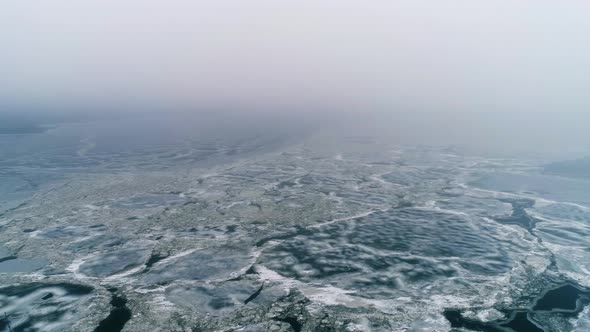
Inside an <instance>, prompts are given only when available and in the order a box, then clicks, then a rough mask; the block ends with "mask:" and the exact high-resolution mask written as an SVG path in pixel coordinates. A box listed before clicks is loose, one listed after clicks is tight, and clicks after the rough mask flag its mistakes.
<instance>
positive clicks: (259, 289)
mask: <svg viewBox="0 0 590 332" xmlns="http://www.w3.org/2000/svg"><path fill="white" fill-rule="evenodd" d="M262 289H264V284H262V285H261V286H260V288H258V290H257V291H256V292H255V293H254V294H252V295H250V297H248V298H247V299H246V300H245V301H244V304H248V303H250V302H251V301H252V300H254V299H255V298H257V297H258V295H260V293H262Z"/></svg>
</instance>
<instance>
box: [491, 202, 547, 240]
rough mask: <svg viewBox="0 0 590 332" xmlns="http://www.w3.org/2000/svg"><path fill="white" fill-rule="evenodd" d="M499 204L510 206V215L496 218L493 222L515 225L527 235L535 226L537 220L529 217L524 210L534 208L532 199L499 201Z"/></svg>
mask: <svg viewBox="0 0 590 332" xmlns="http://www.w3.org/2000/svg"><path fill="white" fill-rule="evenodd" d="M499 201H500V202H503V203H508V204H511V205H512V214H511V215H510V216H508V217H497V218H495V220H496V221H497V222H499V223H501V224H507V225H517V226H520V227H522V228H524V229H526V230H527V231H529V233H531V234H532V233H533V230H534V229H535V227H536V226H537V222H538V220H537V219H535V218H533V217H531V216H529V215H528V213H527V212H526V210H525V209H528V208H532V207H533V206H535V201H534V200H532V199H506V198H503V199H499Z"/></svg>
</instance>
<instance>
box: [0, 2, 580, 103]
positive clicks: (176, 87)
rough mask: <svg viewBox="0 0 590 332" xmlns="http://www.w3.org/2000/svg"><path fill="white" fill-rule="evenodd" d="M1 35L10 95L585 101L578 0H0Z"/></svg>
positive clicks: (58, 99)
mask: <svg viewBox="0 0 590 332" xmlns="http://www.w3.org/2000/svg"><path fill="white" fill-rule="evenodd" d="M0 47H1V51H0V52H1V53H0V102H4V103H8V102H20V103H26V102H28V103H36V104H38V105H44V104H48V105H49V104H50V105H61V104H64V105H65V104H69V103H87V104H88V103H94V104H99V105H100V104H103V103H104V104H105V105H108V104H117V103H122V104H126V103H127V104H140V105H151V106H153V107H158V106H157V105H166V106H167V107H170V106H174V107H177V106H179V107H180V106H182V107H188V108H195V109H198V108H199V107H202V105H211V104H236V105H250V106H253V107H256V106H259V105H265V106H268V107H272V106H274V105H277V106H278V105H290V106H291V107H301V108H318V107H327V108H334V109H344V108H347V107H350V108H352V107H356V108H361V109H362V108H383V109H397V108H400V109H402V108H403V109H425V110H430V111H436V110H462V111H463V110H464V111H478V110H483V111H514V110H527V111H529V110H533V111H543V110H576V111H582V112H588V109H589V108H590V93H588V87H590V2H589V1H587V0H579V1H576V0H564V1H557V0H551V1H547V0H486V1H484V0H480V1H478V0H447V1H445V0H430V1H424V0H387V1H385V0H375V1H361V0H359V1H350V0H338V1H317V0H314V1H312V0H297V1H289V0H286V1H276V0H275V1H271V0H269V1H262V0H250V1H244V0H235V1H233V0H211V1H202V0H201V1H199V0H197V1H181V0H166V1H164V0H162V1H153V0H76V1H73V0H6V1H3V2H2V4H1V5H0ZM154 105H156V106H154Z"/></svg>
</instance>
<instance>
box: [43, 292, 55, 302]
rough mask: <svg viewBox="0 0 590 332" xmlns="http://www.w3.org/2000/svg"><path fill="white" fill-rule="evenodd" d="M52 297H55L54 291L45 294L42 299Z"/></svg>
mask: <svg viewBox="0 0 590 332" xmlns="http://www.w3.org/2000/svg"><path fill="white" fill-rule="evenodd" d="M52 297H53V293H47V294H46V295H45V296H43V297H42V298H41V300H44V301H45V300H49V299H50V298H52Z"/></svg>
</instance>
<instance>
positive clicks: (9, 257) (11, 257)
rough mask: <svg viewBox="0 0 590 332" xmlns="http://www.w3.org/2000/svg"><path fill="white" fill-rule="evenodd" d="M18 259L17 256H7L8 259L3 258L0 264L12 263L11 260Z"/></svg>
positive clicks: (0, 259)
mask: <svg viewBox="0 0 590 332" xmlns="http://www.w3.org/2000/svg"><path fill="white" fill-rule="evenodd" d="M17 258H18V257H16V256H6V257H2V258H0V263H2V262H6V261H11V260H13V259H17Z"/></svg>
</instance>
